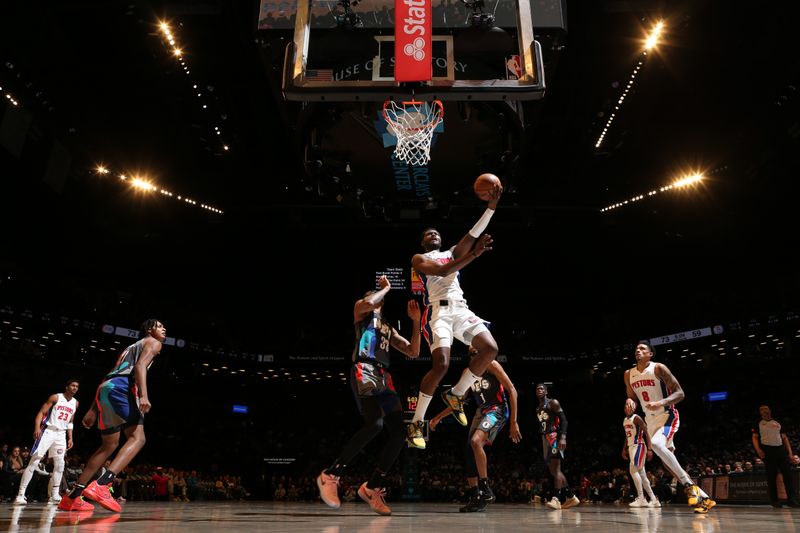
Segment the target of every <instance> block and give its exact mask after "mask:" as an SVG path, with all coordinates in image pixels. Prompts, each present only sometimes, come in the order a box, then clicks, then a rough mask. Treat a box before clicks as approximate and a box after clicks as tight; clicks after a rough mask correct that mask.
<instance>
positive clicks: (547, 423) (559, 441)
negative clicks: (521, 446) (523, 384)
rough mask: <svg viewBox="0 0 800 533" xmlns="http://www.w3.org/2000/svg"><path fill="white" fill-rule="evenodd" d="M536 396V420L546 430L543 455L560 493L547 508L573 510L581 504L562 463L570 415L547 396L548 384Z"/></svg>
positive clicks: (539, 388) (543, 430)
mask: <svg viewBox="0 0 800 533" xmlns="http://www.w3.org/2000/svg"><path fill="white" fill-rule="evenodd" d="M536 397H537V398H538V399H539V405H538V407H537V408H536V417H537V418H538V419H539V424H541V429H542V454H543V455H544V460H545V462H546V463H547V468H548V469H549V470H550V475H552V476H553V484H554V486H555V489H556V491H558V494H557V495H556V496H553V498H552V499H551V500H550V501H548V502H547V504H546V505H547V506H548V507H549V508H551V509H569V508H570V507H574V506H576V505H578V504H579V503H580V502H581V501H580V500H579V499H578V498H577V497H576V496H575V494H574V493H573V492H572V490H571V489H570V488H569V485H568V484H567V478H566V477H565V476H564V474H563V473H562V472H561V460H562V459H563V458H564V451H565V450H566V449H567V416H566V415H565V414H564V410H563V409H562V408H561V404H560V403H559V402H558V400H556V399H555V398H548V397H547V385H545V384H544V383H539V384H538V385H536Z"/></svg>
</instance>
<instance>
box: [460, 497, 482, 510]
mask: <svg viewBox="0 0 800 533" xmlns="http://www.w3.org/2000/svg"><path fill="white" fill-rule="evenodd" d="M487 505H489V504H488V502H485V501H483V500H482V499H481V497H480V496H478V497H477V498H470V499H469V501H468V502H467V505H465V506H464V507H461V508H459V509H458V512H459V513H482V512H484V511H485V510H486V506H487Z"/></svg>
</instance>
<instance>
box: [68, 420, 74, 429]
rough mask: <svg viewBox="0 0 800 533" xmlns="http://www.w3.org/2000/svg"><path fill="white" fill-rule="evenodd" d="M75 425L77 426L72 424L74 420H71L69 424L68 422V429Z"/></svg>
mask: <svg viewBox="0 0 800 533" xmlns="http://www.w3.org/2000/svg"><path fill="white" fill-rule="evenodd" d="M73 427H75V426H74V425H73V424H72V422H70V423H69V424H67V429H72V428H73Z"/></svg>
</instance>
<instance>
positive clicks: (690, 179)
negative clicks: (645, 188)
mask: <svg viewBox="0 0 800 533" xmlns="http://www.w3.org/2000/svg"><path fill="white" fill-rule="evenodd" d="M703 179H704V176H703V175H702V174H697V173H694V174H691V175H689V176H686V177H683V178H680V179H678V180H676V181H674V182H672V183H670V184H669V185H665V186H664V187H661V188H659V189H658V190H655V189H653V190H652V191H649V192H647V193H645V194H639V195H637V196H634V197H632V198H628V199H627V200H623V201H621V202H617V203H615V204H611V205H609V206H606V207H604V208H602V209H601V210H600V212H601V213H606V212H608V211H612V210H614V209H619V208H620V207H624V206H626V205H629V204H633V203H636V202H639V201H641V200H644V199H645V198H650V197H652V196H655V195H657V194H661V193H665V192H669V191H672V190H675V189H684V188H686V187H690V186H692V185H697V184H698V183H700V182H702V181H703Z"/></svg>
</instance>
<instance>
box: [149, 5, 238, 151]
mask: <svg viewBox="0 0 800 533" xmlns="http://www.w3.org/2000/svg"><path fill="white" fill-rule="evenodd" d="M157 25H158V28H159V29H160V30H161V35H162V37H163V39H164V41H165V44H166V46H167V48H168V50H169V51H170V54H171V55H172V57H173V58H174V59H175V60H176V61H178V63H179V64H180V68H181V69H183V72H184V74H186V75H187V76H190V75H191V73H192V71H191V69H190V68H189V60H188V57H187V52H186V50H185V47H181V44H180V43H179V42H178V37H177V35H176V32H175V31H173V30H172V28H171V26H170V24H169V23H168V22H167V21H165V20H159V21H158V22H157ZM190 83H191V87H192V89H194V90H197V91H198V92H197V93H196V94H197V98H198V99H199V103H200V107H201V109H204V110H205V109H208V104H207V103H206V102H204V101H203V99H204V98H205V96H206V95H205V94H204V93H203V91H202V90H200V89H198V87H197V86H198V84H197V83H195V82H190ZM209 90H211V89H209ZM220 118H222V116H220ZM214 130H215V132H216V134H217V136H218V137H219V144H217V146H218V147H220V148H222V151H223V152H228V151H229V146H228V144H227V143H226V142H224V140H223V139H222V132H221V131H219V127H216V128H214Z"/></svg>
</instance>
